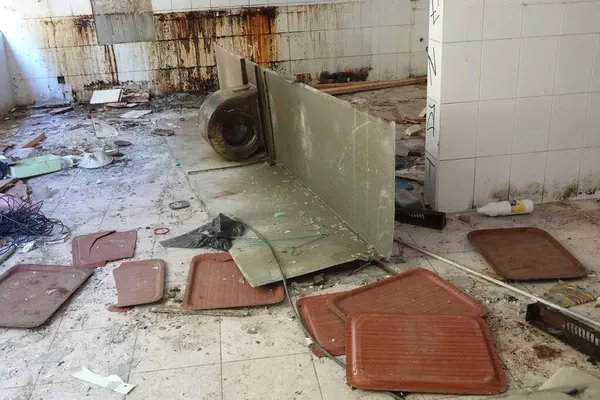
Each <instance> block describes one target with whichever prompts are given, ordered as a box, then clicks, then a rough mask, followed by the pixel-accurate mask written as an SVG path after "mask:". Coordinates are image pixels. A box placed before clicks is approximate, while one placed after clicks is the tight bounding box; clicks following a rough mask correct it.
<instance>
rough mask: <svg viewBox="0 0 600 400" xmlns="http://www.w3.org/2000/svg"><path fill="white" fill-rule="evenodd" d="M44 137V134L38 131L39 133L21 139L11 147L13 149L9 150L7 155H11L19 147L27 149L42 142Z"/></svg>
mask: <svg viewBox="0 0 600 400" xmlns="http://www.w3.org/2000/svg"><path fill="white" fill-rule="evenodd" d="M45 139H46V135H45V134H44V133H40V134H39V135H36V136H34V137H32V138H29V139H26V140H24V141H22V142H21V143H19V144H18V145H16V146H15V147H13V149H12V150H11V152H10V153H9V155H8V156H7V157H10V156H12V155H13V154H15V153H16V152H17V151H18V150H20V149H27V148H30V147H34V146H35V145H36V144H38V143H41V142H43V141H44V140H45Z"/></svg>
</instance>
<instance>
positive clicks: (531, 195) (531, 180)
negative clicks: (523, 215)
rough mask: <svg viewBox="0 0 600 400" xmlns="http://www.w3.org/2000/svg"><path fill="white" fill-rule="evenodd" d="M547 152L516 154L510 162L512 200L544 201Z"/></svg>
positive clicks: (510, 195)
mask: <svg viewBox="0 0 600 400" xmlns="http://www.w3.org/2000/svg"><path fill="white" fill-rule="evenodd" d="M546 154H547V153H546V152H540V153H528V154H514V155H512V156H511V162H510V192H509V198H510V200H519V199H529V200H532V201H533V202H535V203H540V202H541V201H542V197H543V193H544V178H545V175H546Z"/></svg>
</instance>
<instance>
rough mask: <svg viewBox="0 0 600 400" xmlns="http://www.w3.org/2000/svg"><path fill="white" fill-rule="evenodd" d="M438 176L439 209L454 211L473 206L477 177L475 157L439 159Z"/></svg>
mask: <svg viewBox="0 0 600 400" xmlns="http://www.w3.org/2000/svg"><path fill="white" fill-rule="evenodd" d="M437 177H438V187H437V189H438V190H437V194H436V195H437V196H436V197H437V210H439V211H442V212H454V211H464V210H468V209H470V208H472V206H473V187H474V179H475V159H474V158H467V159H464V160H449V161H439V163H438V168H437ZM457 177H460V179H457Z"/></svg>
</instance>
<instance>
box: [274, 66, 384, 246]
mask: <svg viewBox="0 0 600 400" xmlns="http://www.w3.org/2000/svg"><path fill="white" fill-rule="evenodd" d="M266 81H267V91H268V94H269V104H270V107H271V119H272V124H273V137H274V141H275V143H274V145H275V154H276V159H277V162H279V163H281V165H283V166H284V167H285V168H286V169H287V170H288V171H290V172H291V173H292V174H293V175H294V177H296V178H297V179H298V180H300V182H302V183H303V184H304V185H305V186H306V187H307V188H308V189H310V191H312V192H313V193H314V194H316V195H317V196H318V197H319V198H320V199H321V200H322V201H323V202H324V203H325V204H327V206H329V207H330V208H331V209H332V210H333V211H334V212H335V213H336V214H337V215H339V216H340V217H341V218H342V219H343V220H344V221H345V222H346V223H347V224H348V225H349V226H350V227H351V228H352V229H353V230H354V231H355V232H356V233H357V234H358V235H359V236H360V237H362V238H363V239H365V240H366V241H367V242H368V243H369V244H371V245H372V246H373V247H374V248H375V249H376V250H377V251H378V252H379V253H380V254H382V255H385V256H388V255H390V254H391V251H392V242H393V231H394V153H395V149H394V138H395V126H394V123H393V122H390V121H385V120H383V119H381V118H378V117H375V116H372V115H369V114H367V113H365V112H362V111H359V110H357V109H355V108H354V107H352V106H351V105H350V104H349V103H348V102H346V101H342V100H340V99H337V98H335V97H333V96H330V95H327V94H324V93H321V92H319V91H318V90H316V89H313V88H311V87H309V86H306V85H303V84H299V83H292V82H290V81H289V80H287V79H286V78H285V77H283V76H280V75H278V74H276V73H275V72H272V71H266Z"/></svg>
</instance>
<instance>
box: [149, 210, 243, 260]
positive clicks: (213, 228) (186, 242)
mask: <svg viewBox="0 0 600 400" xmlns="http://www.w3.org/2000/svg"><path fill="white" fill-rule="evenodd" d="M243 233H244V225H243V224H241V223H240V222H238V221H236V220H234V219H231V218H229V217H228V216H226V215H223V214H219V215H218V216H217V217H216V218H215V219H213V220H212V221H211V222H208V223H206V224H204V225H202V226H201V227H200V228H197V229H194V230H193V231H190V232H188V233H185V234H183V235H180V236H177V237H174V238H171V239H167V240H163V241H162V242H160V244H161V245H162V246H163V247H175V248H180V249H197V248H201V247H212V248H213V249H215V250H222V251H228V250H229V249H231V241H232V240H233V239H235V238H237V237H240V236H242V235H243Z"/></svg>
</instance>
